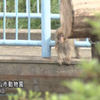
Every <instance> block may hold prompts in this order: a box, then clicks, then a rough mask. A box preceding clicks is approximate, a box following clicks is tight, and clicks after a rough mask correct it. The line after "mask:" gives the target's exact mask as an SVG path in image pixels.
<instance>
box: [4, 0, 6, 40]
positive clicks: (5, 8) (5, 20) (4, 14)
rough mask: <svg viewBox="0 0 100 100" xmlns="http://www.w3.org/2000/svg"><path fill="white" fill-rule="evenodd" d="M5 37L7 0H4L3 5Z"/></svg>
mask: <svg viewBox="0 0 100 100" xmlns="http://www.w3.org/2000/svg"><path fill="white" fill-rule="evenodd" d="M3 11H4V13H3V39H4V40H5V39H6V0H4V5H3Z"/></svg>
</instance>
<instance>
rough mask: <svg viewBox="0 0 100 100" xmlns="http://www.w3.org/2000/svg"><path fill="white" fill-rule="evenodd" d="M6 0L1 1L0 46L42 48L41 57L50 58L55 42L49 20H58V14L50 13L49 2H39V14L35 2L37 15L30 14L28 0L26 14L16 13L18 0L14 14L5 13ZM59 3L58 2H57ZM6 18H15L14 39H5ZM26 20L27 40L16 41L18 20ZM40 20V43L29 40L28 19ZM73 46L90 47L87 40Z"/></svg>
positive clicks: (27, 0)
mask: <svg viewBox="0 0 100 100" xmlns="http://www.w3.org/2000/svg"><path fill="white" fill-rule="evenodd" d="M6 2H7V1H6V0H3V12H0V18H3V39H0V45H14V46H41V47H42V57H50V56H51V47H52V46H54V45H55V41H52V40H51V19H59V18H60V15H59V14H52V13H51V0H41V12H39V2H40V0H37V13H31V12H30V0H26V12H25V13H20V12H18V0H14V2H15V12H7V11H6V10H7V8H6ZM59 2H60V0H59ZM6 18H15V25H16V27H15V28H16V33H15V39H13V40H11V39H6ZM19 18H27V19H28V40H19V39H18V19H19ZM32 18H34V19H41V26H42V28H41V29H42V35H41V38H42V39H41V41H39V40H31V39H30V38H31V36H30V19H32ZM75 46H79V47H90V43H89V42H88V39H86V41H76V40H75Z"/></svg>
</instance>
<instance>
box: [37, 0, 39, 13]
mask: <svg viewBox="0 0 100 100" xmlns="http://www.w3.org/2000/svg"><path fill="white" fill-rule="evenodd" d="M37 13H39V0H37Z"/></svg>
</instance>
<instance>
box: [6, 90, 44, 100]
mask: <svg viewBox="0 0 100 100" xmlns="http://www.w3.org/2000/svg"><path fill="white" fill-rule="evenodd" d="M17 92H18V94H16V95H8V100H37V99H38V100H42V99H41V98H40V96H41V93H40V92H33V91H32V90H30V91H29V93H27V92H26V91H24V90H22V89H20V88H17Z"/></svg>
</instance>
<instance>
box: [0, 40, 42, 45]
mask: <svg viewBox="0 0 100 100" xmlns="http://www.w3.org/2000/svg"><path fill="white" fill-rule="evenodd" d="M0 45H1V46H41V45H42V42H41V41H37V40H0Z"/></svg>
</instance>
